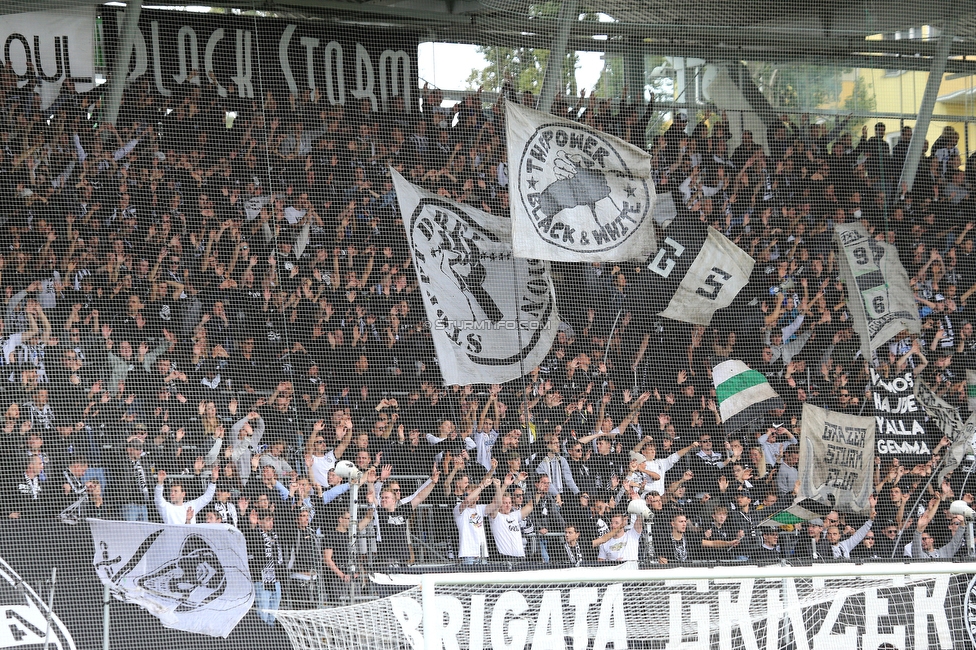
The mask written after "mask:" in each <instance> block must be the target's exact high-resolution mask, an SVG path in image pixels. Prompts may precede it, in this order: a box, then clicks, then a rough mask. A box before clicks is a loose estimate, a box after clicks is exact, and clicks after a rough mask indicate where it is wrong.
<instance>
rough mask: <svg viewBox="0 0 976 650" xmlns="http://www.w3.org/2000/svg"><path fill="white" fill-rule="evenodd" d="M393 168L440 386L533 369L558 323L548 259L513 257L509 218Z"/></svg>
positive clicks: (501, 377)
mask: <svg viewBox="0 0 976 650" xmlns="http://www.w3.org/2000/svg"><path fill="white" fill-rule="evenodd" d="M391 173H392V174H393V185H394V187H395V188H396V194H397V200H398V202H399V204H400V211H401V213H402V215H403V225H404V227H405V228H406V231H407V241H408V242H409V244H410V251H411V254H412V255H413V262H414V267H415V268H416V271H417V278H418V279H419V281H420V290H421V292H422V293H423V299H424V307H425V308H426V310H427V318H428V319H429V323H430V329H431V337H432V338H433V340H434V347H435V349H436V350H437V360H438V363H439V364H440V368H441V375H442V376H443V377H444V383H445V384H448V385H450V384H464V385H466V384H477V383H487V384H498V383H502V382H506V381H510V380H512V379H516V378H518V377H521V376H523V375H524V374H525V373H528V372H529V371H531V370H532V369H533V368H535V367H536V366H538V365H539V363H541V361H542V360H543V359H544V358H545V356H546V354H548V353H549V348H550V347H551V346H552V341H553V339H554V338H555V337H556V332H557V330H558V327H559V316H558V313H557V311H556V298H555V292H554V289H553V286H552V279H551V278H550V276H549V263H548V262H546V261H544V260H538V259H521V258H516V257H515V256H514V255H513V254H512V235H511V233H510V231H509V223H508V219H504V218H501V217H496V216H494V215H491V214H488V213H486V212H482V211H481V210H478V209H475V208H473V207H471V206H466V205H465V206H462V205H460V204H457V203H454V202H453V201H447V200H445V199H443V198H442V197H439V196H437V195H435V194H432V193H430V192H428V191H426V190H424V189H423V188H420V187H417V186H416V185H413V184H412V183H410V182H408V181H407V180H406V179H404V178H403V177H402V176H400V175H399V174H397V173H396V171H394V170H391Z"/></svg>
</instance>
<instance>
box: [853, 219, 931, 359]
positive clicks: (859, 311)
mask: <svg viewBox="0 0 976 650" xmlns="http://www.w3.org/2000/svg"><path fill="white" fill-rule="evenodd" d="M834 239H835V240H836V242H837V246H838V248H839V249H840V267H841V279H842V280H843V281H844V285H845V286H846V287H847V295H848V305H849V306H850V310H851V315H853V317H854V329H855V330H856V331H857V333H858V335H859V336H860V337H861V354H863V355H864V358H865V359H868V360H870V359H871V353H872V352H874V350H876V349H878V348H879V347H881V346H882V345H884V344H885V343H886V342H887V341H888V340H889V339H891V338H892V337H893V336H895V335H896V334H898V333H899V332H901V331H904V330H908V331H909V332H912V333H913V334H918V333H919V332H921V329H922V321H921V319H920V318H919V315H918V306H917V305H916V304H915V298H914V296H913V295H912V288H911V286H910V285H909V284H908V273H906V272H905V267H903V266H902V265H901V262H900V261H898V249H896V248H895V247H894V246H891V245H889V244H886V243H884V242H880V241H877V240H876V239H873V238H872V237H871V236H870V235H868V232H867V230H865V228H864V226H862V225H861V224H859V223H851V224H839V225H838V226H837V228H836V229H835V231H834Z"/></svg>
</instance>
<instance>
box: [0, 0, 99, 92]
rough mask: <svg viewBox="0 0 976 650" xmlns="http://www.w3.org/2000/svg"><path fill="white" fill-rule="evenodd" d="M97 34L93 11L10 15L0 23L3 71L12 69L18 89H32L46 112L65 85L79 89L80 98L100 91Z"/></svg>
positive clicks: (0, 51) (89, 9) (0, 62)
mask: <svg viewBox="0 0 976 650" xmlns="http://www.w3.org/2000/svg"><path fill="white" fill-rule="evenodd" d="M94 34H95V8H94V7H79V8H77V9H71V10H59V11H34V12H30V13H23V14H9V15H5V16H4V17H3V20H0V44H3V48H2V49H0V67H6V66H7V65H8V64H9V66H10V69H11V70H13V72H14V74H15V75H17V85H18V87H22V88H23V87H26V86H28V85H30V88H29V90H31V91H34V92H36V93H39V94H40V95H41V105H42V107H43V108H47V107H48V106H50V105H51V104H52V103H53V102H54V100H55V99H57V98H58V95H59V94H60V93H61V89H62V87H63V86H64V82H65V81H70V82H72V83H73V84H74V90H75V92H80V93H85V92H88V91H89V90H91V89H92V88H94V87H95V74H94V73H95V70H94V57H93V46H92V44H93V42H94ZM28 64H29V65H28ZM34 73H36V74H34Z"/></svg>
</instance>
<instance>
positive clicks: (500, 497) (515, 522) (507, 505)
mask: <svg viewBox="0 0 976 650" xmlns="http://www.w3.org/2000/svg"><path fill="white" fill-rule="evenodd" d="M519 478H521V480H523V481H524V480H525V479H526V478H528V475H527V474H526V473H525V472H522V474H520V475H519ZM515 479H516V477H515V476H513V475H512V473H511V472H509V473H507V474H506V475H505V482H504V483H503V484H502V486H501V487H500V488H499V489H498V493H497V494H496V495H495V501H497V502H498V510H497V511H495V512H492V513H491V514H490V515H489V518H490V519H491V536H492V537H493V538H494V539H495V546H496V547H498V553H499V555H501V556H502V557H503V558H516V559H524V558H525V545H524V544H523V541H522V522H523V521H524V520H525V519H526V518H527V517H528V516H529V515H530V514H531V513H532V507H533V505H534V503H533V502H532V501H529V502H528V503H526V504H525V505H524V506H522V508H521V509H519V510H513V509H512V497H511V496H509V495H507V494H505V491H506V490H507V489H508V488H509V487H511V485H512V483H514V482H515Z"/></svg>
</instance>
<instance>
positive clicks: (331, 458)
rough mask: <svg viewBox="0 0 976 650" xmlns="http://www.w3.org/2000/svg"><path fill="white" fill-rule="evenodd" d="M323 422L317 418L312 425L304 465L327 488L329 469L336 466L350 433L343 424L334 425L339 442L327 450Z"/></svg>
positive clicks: (349, 438)
mask: <svg viewBox="0 0 976 650" xmlns="http://www.w3.org/2000/svg"><path fill="white" fill-rule="evenodd" d="M323 429H325V423H324V422H323V421H322V420H319V421H318V422H316V423H315V424H314V425H313V426H312V439H311V440H309V441H308V453H306V454H305V465H306V467H308V473H309V476H310V477H311V478H312V480H313V481H315V482H316V483H317V484H318V485H321V486H322V487H323V488H325V489H328V488H329V487H330V486H329V471H330V470H331V469H333V468H334V467H335V466H336V463H338V462H339V459H341V458H342V455H343V454H344V453H345V452H346V447H348V446H349V443H350V442H351V441H352V435H349V432H348V431H347V430H346V427H345V425H344V424H340V425H339V426H337V427H336V437H337V438H338V439H339V444H338V445H337V446H336V448H335V449H333V450H332V451H327V449H328V445H329V443H328V441H327V440H326V439H325V438H324V437H323V436H322V430H323Z"/></svg>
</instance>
